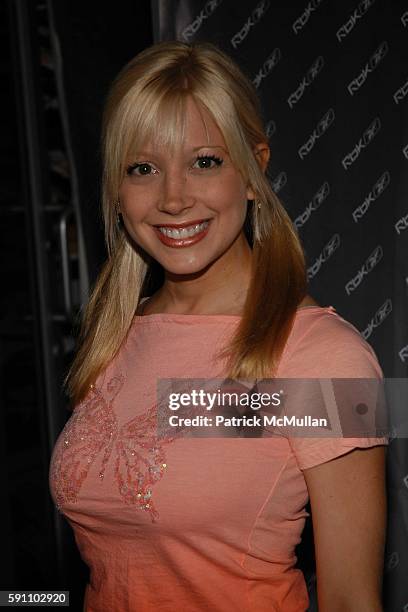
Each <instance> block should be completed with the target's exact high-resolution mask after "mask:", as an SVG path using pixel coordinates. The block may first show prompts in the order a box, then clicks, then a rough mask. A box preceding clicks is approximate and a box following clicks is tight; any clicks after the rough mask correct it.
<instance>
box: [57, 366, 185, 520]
mask: <svg viewBox="0 0 408 612" xmlns="http://www.w3.org/2000/svg"><path fill="white" fill-rule="evenodd" d="M124 380H125V379H124V376H123V375H122V374H120V375H118V376H115V377H114V378H111V379H110V380H109V382H108V384H107V385H106V386H105V389H104V390H102V391H99V390H98V389H96V387H92V388H91V389H90V391H89V393H88V395H87V397H86V398H85V400H84V401H83V402H82V403H81V404H79V405H78V406H77V407H76V408H75V410H74V412H73V414H72V416H71V418H70V419H69V420H68V422H67V423H66V424H65V427H64V429H63V430H62V432H61V434H60V437H59V439H58V442H57V444H56V446H55V449H54V453H53V457H52V460H51V465H50V479H51V481H52V482H53V483H54V488H55V498H56V507H57V509H58V510H60V509H61V505H62V504H63V503H66V502H71V503H75V502H76V501H77V499H78V493H79V491H80V489H81V486H82V484H83V482H84V480H85V479H86V477H87V475H88V471H89V469H90V467H91V466H92V465H93V464H94V463H95V462H99V463H98V464H97V465H98V469H99V479H100V481H101V482H102V481H103V479H104V476H105V469H106V464H107V462H108V460H109V458H110V456H111V454H112V452H113V453H114V477H115V479H116V483H117V485H118V491H119V493H120V495H121V497H122V500H123V501H124V502H125V503H126V504H133V505H135V506H136V507H138V508H140V509H142V510H145V511H147V512H149V514H150V516H151V520H152V522H155V521H156V520H157V519H158V518H159V513H158V511H157V509H156V507H155V505H154V502H153V500H152V494H153V490H152V486H153V485H154V483H155V482H157V481H158V480H160V479H161V478H162V476H163V473H164V472H165V470H166V468H167V463H166V456H165V452H164V448H163V447H164V445H165V444H168V443H169V442H171V441H173V440H174V437H168V438H165V439H160V440H159V439H158V438H157V436H156V425H157V407H156V405H154V406H152V407H151V408H150V409H149V410H148V411H147V412H145V413H144V414H142V415H138V416H136V417H135V418H133V419H131V420H130V421H128V422H127V423H125V424H124V425H122V426H121V427H119V426H118V422H117V419H116V415H115V413H114V411H113V401H114V399H115V398H116V396H117V395H118V393H119V392H120V390H121V389H122V387H123V384H124Z"/></svg>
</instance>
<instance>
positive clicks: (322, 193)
mask: <svg viewBox="0 0 408 612" xmlns="http://www.w3.org/2000/svg"><path fill="white" fill-rule="evenodd" d="M329 193H330V185H329V183H328V182H327V181H326V182H325V183H323V185H321V186H320V187H319V189H318V191H317V192H316V193H315V195H314V196H313V198H312V199H311V200H310V202H309V204H308V205H307V206H306V208H305V210H304V211H303V212H302V213H301V214H300V215H299V216H298V217H296V219H295V220H294V222H293V224H294V226H295V227H296V229H298V230H299V229H300V228H301V227H302V226H303V225H304V224H305V223H306V222H307V221H308V220H309V218H310V215H311V214H312V212H313V211H314V210H317V209H318V208H319V207H320V206H321V205H322V204H323V202H324V201H325V199H326V198H327V196H328V195H329Z"/></svg>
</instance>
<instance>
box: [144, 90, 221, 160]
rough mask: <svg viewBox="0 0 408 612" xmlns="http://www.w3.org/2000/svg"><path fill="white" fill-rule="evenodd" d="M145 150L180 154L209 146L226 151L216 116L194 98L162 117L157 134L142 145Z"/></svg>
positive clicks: (150, 134)
mask: <svg viewBox="0 0 408 612" xmlns="http://www.w3.org/2000/svg"><path fill="white" fill-rule="evenodd" d="M140 144H141V146H142V147H143V149H144V150H145V149H161V150H170V151H175V150H177V149H178V150H180V149H195V148H199V147H206V146H217V147H224V148H225V149H226V144H225V140H224V137H223V135H222V132H221V130H220V129H219V127H218V126H217V124H216V122H215V121H214V119H213V117H212V115H211V114H210V113H209V112H208V110H207V109H206V108H205V107H204V106H203V105H202V104H201V103H200V102H197V101H196V100H195V99H194V98H193V97H192V96H187V97H185V98H184V100H182V101H181V103H180V104H178V105H177V106H170V107H169V106H167V107H165V108H163V109H161V111H160V112H159V113H158V117H157V122H156V124H155V129H154V130H149V131H148V133H147V134H145V138H143V139H142V143H140Z"/></svg>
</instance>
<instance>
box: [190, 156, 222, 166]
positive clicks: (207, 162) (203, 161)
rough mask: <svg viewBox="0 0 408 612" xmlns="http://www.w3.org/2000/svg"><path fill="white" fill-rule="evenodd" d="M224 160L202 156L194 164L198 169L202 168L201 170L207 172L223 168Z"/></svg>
mask: <svg viewBox="0 0 408 612" xmlns="http://www.w3.org/2000/svg"><path fill="white" fill-rule="evenodd" d="M222 162H223V160H222V159H221V158H220V157H216V156H215V155H200V156H199V157H197V159H196V161H195V162H194V166H195V167H196V168H200V169H201V170H206V169H209V168H215V167H217V166H218V167H219V166H221V164H222Z"/></svg>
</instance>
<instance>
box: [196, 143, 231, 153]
mask: <svg viewBox="0 0 408 612" xmlns="http://www.w3.org/2000/svg"><path fill="white" fill-rule="evenodd" d="M200 149H222V150H223V151H225V152H226V153H227V149H226V148H225V147H223V146H221V145H212V144H205V145H202V146H201V147H194V149H193V151H199V150H200Z"/></svg>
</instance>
